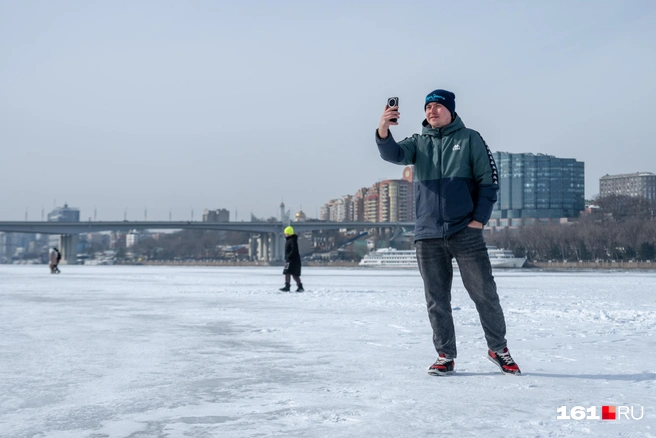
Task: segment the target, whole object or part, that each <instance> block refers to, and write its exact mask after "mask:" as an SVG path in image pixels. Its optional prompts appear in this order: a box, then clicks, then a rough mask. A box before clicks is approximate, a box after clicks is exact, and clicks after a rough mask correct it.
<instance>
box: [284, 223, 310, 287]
mask: <svg viewBox="0 0 656 438" xmlns="http://www.w3.org/2000/svg"><path fill="white" fill-rule="evenodd" d="M285 239H287V241H286V242H285V269H284V270H283V271H282V273H283V275H284V276H285V287H283V288H281V289H280V290H281V291H283V292H289V289H290V286H291V282H290V277H294V281H295V282H296V286H297V287H296V292H303V291H304V290H305V289H303V283H301V253H300V252H298V236H297V235H296V234H294V229H293V228H292V227H287V228H285Z"/></svg>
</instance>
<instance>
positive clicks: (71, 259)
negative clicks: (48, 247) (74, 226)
mask: <svg viewBox="0 0 656 438" xmlns="http://www.w3.org/2000/svg"><path fill="white" fill-rule="evenodd" d="M77 237H78V236H77V234H62V235H60V236H59V251H60V252H61V256H62V259H61V262H60V263H63V264H65V265H74V264H75V263H77Z"/></svg>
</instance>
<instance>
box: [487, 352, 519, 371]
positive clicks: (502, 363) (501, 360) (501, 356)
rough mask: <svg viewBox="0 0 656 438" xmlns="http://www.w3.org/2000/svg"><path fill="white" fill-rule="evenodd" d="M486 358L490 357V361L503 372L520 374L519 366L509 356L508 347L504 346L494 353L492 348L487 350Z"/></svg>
mask: <svg viewBox="0 0 656 438" xmlns="http://www.w3.org/2000/svg"><path fill="white" fill-rule="evenodd" d="M487 358H488V359H490V361H492V362H494V363H495V364H497V366H498V367H499V369H501V372H503V373H504V374H515V375H519V374H522V372H521V371H520V370H519V367H518V366H517V364H516V363H515V361H514V360H513V358H512V356H510V352H509V351H508V348H504V349H503V351H501V352H499V353H495V352H494V351H492V350H488V351H487Z"/></svg>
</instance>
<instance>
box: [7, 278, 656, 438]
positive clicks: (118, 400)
mask: <svg viewBox="0 0 656 438" xmlns="http://www.w3.org/2000/svg"><path fill="white" fill-rule="evenodd" d="M62 271H63V273H62V274H61V275H50V274H48V268H47V267H46V266H11V265H0V436H1V437H3V438H4V437H7V438H27V437H29V438H64V437H66V438H68V437H70V438H102V437H131V438H145V437H148V438H150V437H203V438H204V437H222V438H228V437H273V436H280V437H299V438H300V437H312V438H314V437H330V438H333V437H367V438H370V437H429V436H456V437H467V436H472V437H476V436H504V437H559V436H573V437H581V436H590V437H606V436H609V437H611V436H624V437H656V337H655V336H654V331H655V329H656V274H655V273H624V272H591V273H543V272H526V271H522V272H515V271H512V272H495V276H496V279H497V284H498V289H499V294H500V296H501V302H502V305H503V307H504V310H505V313H506V320H507V325H508V336H507V337H508V342H509V347H510V350H511V352H512V353H513V357H514V358H515V360H516V361H517V363H518V364H519V365H520V367H521V369H522V371H523V375H522V376H519V377H517V376H504V375H502V374H501V373H500V372H499V371H498V369H497V368H496V367H495V366H494V365H493V364H492V363H490V362H489V361H488V360H487V359H486V358H485V353H486V345H485V341H484V338H483V332H482V329H481V327H480V323H479V321H478V315H477V313H476V311H475V309H474V306H473V303H472V302H471V301H470V299H469V298H468V296H467V294H466V292H465V290H464V287H463V286H462V283H461V281H460V279H459V278H458V277H456V279H455V281H454V293H453V307H454V318H455V322H456V331H457V336H458V358H457V359H456V373H455V374H454V375H452V376H447V377H432V376H429V375H428V374H427V373H426V370H427V368H428V366H429V365H430V364H431V363H432V362H433V361H434V360H435V356H436V354H435V351H434V349H433V346H432V341H431V331H430V327H429V324H428V318H427V314H426V306H425V302H424V297H423V287H422V283H421V279H420V277H419V275H418V273H417V271H414V270H407V271H375V270H361V269H327V268H325V269H324V268H306V269H304V271H303V274H304V275H303V280H304V284H305V287H306V289H307V291H306V292H305V293H298V294H297V293H282V292H278V291H277V288H279V287H281V286H282V275H280V268H181V267H119V266H108V267H104V266H97V267H93V266H64V267H63V268H62ZM576 406H580V407H582V408H584V409H585V410H586V411H585V413H584V416H586V417H588V416H595V414H596V416H601V414H602V406H615V407H616V412H618V413H620V412H624V411H628V412H629V414H628V415H617V419H616V420H600V419H588V418H585V419H581V420H576V419H573V418H570V419H567V418H565V417H566V416H570V417H576V416H577V415H578V414H575V413H574V414H573V412H572V410H573V409H574V408H575V407H576ZM562 407H564V408H562ZM574 412H577V410H574ZM641 413H642V416H640V414H641ZM558 417H561V418H560V419H559V418H558Z"/></svg>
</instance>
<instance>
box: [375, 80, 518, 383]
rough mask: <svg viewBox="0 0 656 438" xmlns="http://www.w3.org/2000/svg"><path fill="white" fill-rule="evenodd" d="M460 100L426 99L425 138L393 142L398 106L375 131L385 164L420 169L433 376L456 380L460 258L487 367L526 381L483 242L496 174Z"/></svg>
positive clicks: (420, 252)
mask: <svg viewBox="0 0 656 438" xmlns="http://www.w3.org/2000/svg"><path fill="white" fill-rule="evenodd" d="M455 97H456V96H455V94H453V93H452V92H450V91H446V90H435V91H432V92H431V93H429V94H428V95H427V96H426V100H425V103H424V110H425V112H426V119H425V120H424V121H423V123H422V125H423V130H422V133H421V134H414V135H413V136H412V137H408V138H406V139H404V140H401V141H399V142H398V143H397V142H396V141H395V140H394V138H393V137H392V133H391V132H390V131H389V127H390V126H392V125H398V122H397V120H398V118H399V117H400V113H399V111H398V110H399V108H398V106H393V107H391V108H390V107H387V106H386V107H385V112H384V113H383V115H382V117H381V118H380V123H379V125H378V129H377V131H376V144H377V145H378V150H379V151H380V156H381V157H382V158H383V159H384V160H385V161H389V162H390V163H395V164H402V165H409V164H413V165H414V166H415V200H416V220H415V246H416V247H417V262H418V264H419V272H420V273H421V277H422V279H423V281H424V291H425V294H426V304H427V307H428V318H429V320H430V323H431V327H432V328H433V344H434V345H435V350H436V351H437V354H438V358H437V360H436V361H435V363H434V364H433V365H431V366H430V368H429V369H428V373H429V374H432V375H445V374H451V373H452V372H453V370H454V366H455V362H454V359H455V358H456V356H457V350H456V334H455V328H454V325H453V315H452V312H451V283H452V280H453V265H452V264H451V260H452V259H453V258H454V257H455V259H456V261H457V262H458V268H459V269H460V274H461V276H462V281H463V283H464V285H465V288H466V289H467V292H468V293H469V296H470V297H471V299H472V300H473V301H474V303H475V305H476V310H477V311H478V315H479V318H480V320H481V325H482V326H483V331H484V332H485V339H486V341H487V346H488V353H487V357H488V359H489V360H491V361H492V362H494V363H495V364H496V365H497V366H499V368H500V369H501V371H502V372H504V373H506V374H520V370H519V367H518V366H517V364H516V363H515V362H514V361H513V359H512V357H511V356H510V353H509V351H508V347H507V343H506V338H505V336H506V322H505V318H504V315H503V310H502V309H501V304H500V303H499V295H498V294H497V287H496V283H495V282H494V277H493V276H492V267H491V265H490V259H489V256H488V253H487V248H486V246H485V240H484V239H483V225H484V224H485V223H487V221H488V220H489V219H490V215H491V213H492V207H493V206H494V203H495V202H496V200H497V191H498V190H499V185H498V178H497V177H498V175H497V167H496V164H495V162H494V159H493V158H492V153H491V152H490V150H489V149H488V147H487V145H486V144H485V141H483V138H482V137H481V135H480V134H479V133H478V132H476V131H474V130H471V129H468V128H465V125H464V123H463V122H462V120H461V119H460V116H458V114H457V113H456V112H455V109H456V102H455ZM392 119H394V121H392Z"/></svg>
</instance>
